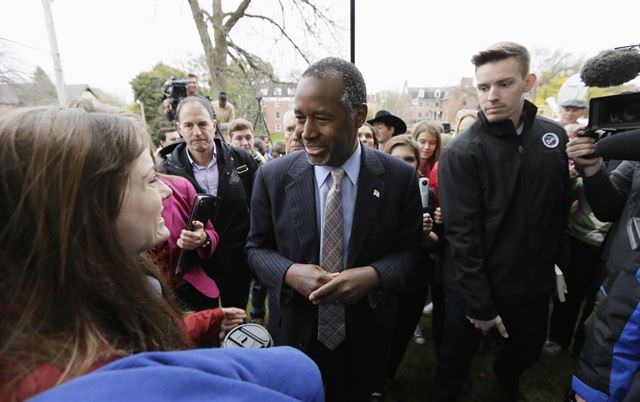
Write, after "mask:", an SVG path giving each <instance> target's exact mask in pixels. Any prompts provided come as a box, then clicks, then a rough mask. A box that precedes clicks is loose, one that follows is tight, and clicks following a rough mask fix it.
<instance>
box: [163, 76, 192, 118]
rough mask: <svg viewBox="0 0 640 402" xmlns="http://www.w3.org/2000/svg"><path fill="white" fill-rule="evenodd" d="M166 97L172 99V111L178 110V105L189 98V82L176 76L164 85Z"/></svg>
mask: <svg viewBox="0 0 640 402" xmlns="http://www.w3.org/2000/svg"><path fill="white" fill-rule="evenodd" d="M164 95H165V96H166V97H167V98H169V99H171V109H172V110H176V108H177V107H178V103H180V101H181V100H182V99H184V98H186V97H187V80H179V79H177V78H176V77H175V76H173V77H171V78H169V79H168V80H166V81H165V83H164Z"/></svg>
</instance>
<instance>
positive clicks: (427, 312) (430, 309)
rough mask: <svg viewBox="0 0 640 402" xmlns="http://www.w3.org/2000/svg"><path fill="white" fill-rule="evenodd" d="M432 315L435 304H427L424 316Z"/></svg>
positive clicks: (423, 311)
mask: <svg viewBox="0 0 640 402" xmlns="http://www.w3.org/2000/svg"><path fill="white" fill-rule="evenodd" d="M431 313H433V303H429V304H427V305H426V306H424V308H423V309H422V314H424V315H430V314H431Z"/></svg>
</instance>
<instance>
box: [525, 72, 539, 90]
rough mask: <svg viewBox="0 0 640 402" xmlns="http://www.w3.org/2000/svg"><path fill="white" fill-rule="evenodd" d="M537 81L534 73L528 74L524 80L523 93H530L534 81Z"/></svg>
mask: <svg viewBox="0 0 640 402" xmlns="http://www.w3.org/2000/svg"><path fill="white" fill-rule="evenodd" d="M537 79H538V77H536V75H535V74H534V73H531V74H529V75H528V76H527V78H525V80H524V91H525V92H529V91H531V89H532V88H533V86H534V85H535V84H536V80H537Z"/></svg>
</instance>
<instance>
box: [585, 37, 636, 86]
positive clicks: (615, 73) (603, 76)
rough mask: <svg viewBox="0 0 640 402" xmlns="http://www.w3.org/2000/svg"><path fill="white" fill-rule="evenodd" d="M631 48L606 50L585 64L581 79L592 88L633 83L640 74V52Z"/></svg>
mask: <svg viewBox="0 0 640 402" xmlns="http://www.w3.org/2000/svg"><path fill="white" fill-rule="evenodd" d="M634 47H635V46H631V47H624V48H618V49H613V50H605V51H602V52H600V53H598V54H597V55H596V56H594V57H592V58H590V59H589V60H587V61H586V62H585V63H584V66H583V67H582V70H581V71H580V78H582V81H583V82H584V83H585V84H586V85H587V86H590V87H600V88H606V87H612V86H616V85H622V84H624V83H625V82H628V81H631V80H632V79H634V78H636V77H637V76H638V73H640V52H639V51H638V50H637V49H635V48H634Z"/></svg>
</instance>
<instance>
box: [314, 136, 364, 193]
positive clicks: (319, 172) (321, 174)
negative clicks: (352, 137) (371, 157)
mask: <svg viewBox="0 0 640 402" xmlns="http://www.w3.org/2000/svg"><path fill="white" fill-rule="evenodd" d="M361 146H362V145H361V144H360V141H356V150H355V151H353V153H352V154H351V156H350V157H349V159H347V160H346V162H345V163H343V164H342V166H340V167H341V168H343V169H344V172H345V175H346V176H347V177H348V178H349V180H350V181H351V184H352V185H354V186H355V185H356V184H357V183H358V176H359V175H360V155H361V154H362V149H361V148H360V147H361ZM334 168H335V166H329V165H316V166H314V167H313V171H314V173H315V175H316V185H317V186H318V188H320V187H322V185H323V184H324V182H325V181H326V180H327V177H328V176H329V175H330V174H331V171H332V170H333V169H334Z"/></svg>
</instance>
